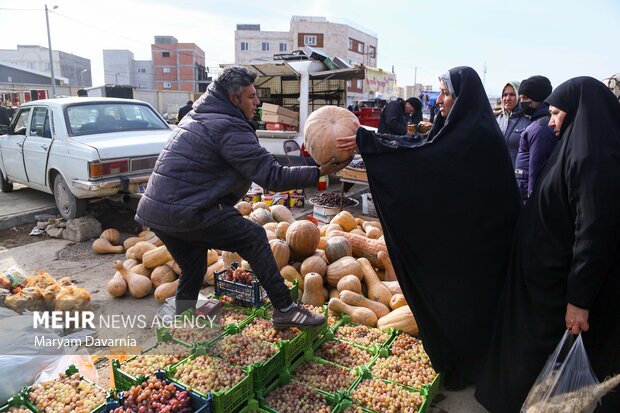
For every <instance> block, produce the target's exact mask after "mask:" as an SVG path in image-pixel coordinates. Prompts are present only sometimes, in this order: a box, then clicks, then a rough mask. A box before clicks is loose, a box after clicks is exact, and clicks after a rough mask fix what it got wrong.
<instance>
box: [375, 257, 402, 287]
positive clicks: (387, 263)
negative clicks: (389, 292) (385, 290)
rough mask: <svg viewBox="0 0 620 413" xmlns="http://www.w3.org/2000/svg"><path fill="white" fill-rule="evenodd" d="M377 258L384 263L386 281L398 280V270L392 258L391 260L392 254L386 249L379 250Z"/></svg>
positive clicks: (384, 278)
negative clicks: (395, 269) (395, 268)
mask: <svg viewBox="0 0 620 413" xmlns="http://www.w3.org/2000/svg"><path fill="white" fill-rule="evenodd" d="M377 258H378V259H379V261H381V263H382V264H383V267H384V268H385V273H384V274H385V275H384V277H383V280H384V281H397V280H398V279H397V278H396V272H395V271H394V266H393V265H392V260H390V256H389V255H388V253H387V252H385V251H379V253H378V254H377Z"/></svg>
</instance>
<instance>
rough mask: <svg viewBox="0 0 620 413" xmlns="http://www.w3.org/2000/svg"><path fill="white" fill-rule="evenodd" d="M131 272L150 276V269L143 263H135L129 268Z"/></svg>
mask: <svg viewBox="0 0 620 413" xmlns="http://www.w3.org/2000/svg"><path fill="white" fill-rule="evenodd" d="M129 271H131V272H135V273H136V274H140V275H144V276H145V277H149V278H150V277H151V270H149V269H148V268H146V267H145V266H144V264H136V265H134V266H133V267H131V268H130V269H129Z"/></svg>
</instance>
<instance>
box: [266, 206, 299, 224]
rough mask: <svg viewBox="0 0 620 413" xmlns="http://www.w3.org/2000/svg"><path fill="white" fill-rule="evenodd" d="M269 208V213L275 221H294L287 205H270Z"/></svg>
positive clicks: (290, 222)
mask: <svg viewBox="0 0 620 413" xmlns="http://www.w3.org/2000/svg"><path fill="white" fill-rule="evenodd" d="M269 209H270V210H271V215H272V216H273V219H275V220H276V222H288V223H289V224H292V223H293V222H295V218H293V214H292V213H291V211H290V210H289V209H288V208H287V207H285V206H283V205H272V206H271V208H269Z"/></svg>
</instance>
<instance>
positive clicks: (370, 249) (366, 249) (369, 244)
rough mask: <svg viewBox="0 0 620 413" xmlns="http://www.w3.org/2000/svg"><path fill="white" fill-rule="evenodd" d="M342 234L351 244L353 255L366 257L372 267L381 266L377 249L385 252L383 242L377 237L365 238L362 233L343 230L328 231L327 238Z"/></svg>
mask: <svg viewBox="0 0 620 413" xmlns="http://www.w3.org/2000/svg"><path fill="white" fill-rule="evenodd" d="M337 236H343V237H345V238H346V239H347V240H348V241H349V244H351V249H352V251H353V256H354V257H359V258H367V259H368V261H370V263H371V264H372V266H373V267H376V268H383V263H381V261H379V259H378V258H377V254H378V253H379V251H385V252H387V247H386V246H385V242H382V241H380V240H378V239H371V238H367V237H366V236H364V235H357V234H352V233H350V232H344V231H332V232H330V233H329V236H328V237H327V239H328V240H329V239H330V238H332V237H337Z"/></svg>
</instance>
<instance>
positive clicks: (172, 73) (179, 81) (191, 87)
mask: <svg viewBox="0 0 620 413" xmlns="http://www.w3.org/2000/svg"><path fill="white" fill-rule="evenodd" d="M151 56H152V62H153V82H154V86H155V89H157V90H180V91H186V92H204V91H205V90H206V88H207V86H208V84H209V83H210V79H209V78H208V73H207V69H206V67H205V52H204V51H203V50H202V49H201V48H200V47H198V46H197V45H196V44H195V43H179V42H178V40H177V39H176V38H175V37H173V36H155V43H153V44H152V45H151Z"/></svg>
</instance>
